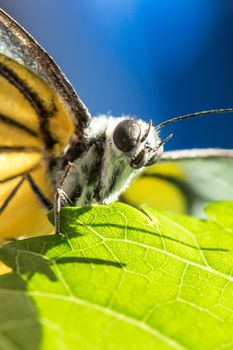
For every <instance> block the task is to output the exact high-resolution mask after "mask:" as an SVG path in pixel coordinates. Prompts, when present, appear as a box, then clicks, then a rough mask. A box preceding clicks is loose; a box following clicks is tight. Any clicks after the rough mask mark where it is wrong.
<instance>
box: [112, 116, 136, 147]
mask: <svg viewBox="0 0 233 350" xmlns="http://www.w3.org/2000/svg"><path fill="white" fill-rule="evenodd" d="M140 135H141V129H140V126H139V125H138V123H137V121H136V120H134V119H125V120H122V121H121V122H120V123H119V124H118V125H117V126H116V127H115V130H114V132H113V142H114V144H115V146H116V147H117V148H118V149H119V150H120V151H122V152H125V153H127V152H130V151H131V150H132V149H133V148H134V147H135V146H136V144H137V143H138V141H139V138H140Z"/></svg>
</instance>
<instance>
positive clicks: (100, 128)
mask: <svg viewBox="0 0 233 350" xmlns="http://www.w3.org/2000/svg"><path fill="white" fill-rule="evenodd" d="M125 120H129V119H127V118H126V117H121V118H113V117H110V116H108V117H107V116H101V117H100V116H99V117H98V118H93V119H92V121H91V124H90V126H89V128H88V129H87V132H86V138H85V140H84V143H83V144H82V145H79V146H78V148H80V147H81V146H82V147H83V148H86V149H85V150H84V151H83V152H82V153H81V155H79V157H78V158H77V159H75V160H74V161H73V166H72V169H71V171H70V173H69V176H68V177H67V179H66V181H65V185H64V191H65V193H66V194H67V196H68V198H69V199H70V201H71V203H72V204H73V205H89V204H94V203H104V204H106V203H110V202H112V201H115V200H117V198H118V197H119V195H120V194H121V193H122V191H124V190H125V189H126V188H127V187H128V185H129V184H130V182H131V181H132V179H133V178H134V177H135V176H137V175H138V174H139V173H140V172H141V171H142V169H143V166H138V167H137V166H136V165H134V166H133V165H132V161H133V160H135V161H136V158H137V157H138V159H139V160H138V163H140V162H142V161H144V160H142V158H143V157H144V158H145V154H144V153H145V149H147V151H146V152H147V153H146V156H147V157H148V159H146V160H145V161H148V160H149V158H151V157H152V156H154V152H153V150H155V149H156V145H158V144H159V141H160V139H159V137H158V135H157V134H155V133H154V130H153V129H151V130H149V133H148V137H146V138H145V140H144V141H143V142H137V144H136V145H135V146H134V147H133V150H130V151H128V150H127V149H126V148H127V146H125V145H124V143H123V142H124V141H123V139H122V143H121V146H118V147H121V148H124V150H125V149H126V151H122V150H119V149H118V148H117V147H116V144H115V143H117V141H115V142H114V136H115V139H116V132H115V133H114V131H115V130H116V127H117V125H120V123H121V124H122V122H123V123H124V121H125ZM131 120H133V119H132V118H131V119H130V121H131ZM139 123H140V124H139V125H140V135H143V134H145V132H147V130H148V124H147V123H145V122H142V121H139ZM134 127H135V126H134ZM120 131H121V130H120ZM130 131H132V130H130ZM118 134H119V132H118ZM120 136H121V134H120ZM121 137H123V136H121ZM120 141H121V140H120ZM132 142H133V141H132ZM161 151H162V150H161V149H160V151H159V152H157V151H156V152H157V153H156V154H157V155H158V153H160V152H161ZM142 154H143V157H142ZM140 155H141V156H140ZM66 204H69V203H67V202H65V205H66Z"/></svg>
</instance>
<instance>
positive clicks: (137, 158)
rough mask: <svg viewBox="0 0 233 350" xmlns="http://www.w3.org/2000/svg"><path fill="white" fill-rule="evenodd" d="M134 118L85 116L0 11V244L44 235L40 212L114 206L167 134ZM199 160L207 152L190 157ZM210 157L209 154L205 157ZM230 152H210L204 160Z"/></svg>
mask: <svg viewBox="0 0 233 350" xmlns="http://www.w3.org/2000/svg"><path fill="white" fill-rule="evenodd" d="M232 111H233V109H232V108H229V109H220V110H211V111H202V112H198V113H193V114H189V115H185V116H181V117H177V118H173V119H169V120H167V121H166V122H163V123H161V124H159V125H157V126H152V122H150V123H146V122H144V121H143V120H141V119H136V118H134V117H132V116H122V117H119V118H114V117H112V116H109V115H108V116H106V115H101V116H98V117H94V118H91V115H90V113H89V111H88V109H87V108H86V106H85V105H84V103H83V102H82V101H81V99H80V98H79V96H78V95H77V94H76V92H75V91H74V89H73V87H72V85H71V84H70V83H69V81H68V80H67V79H66V77H65V76H64V75H63V73H62V72H61V70H60V69H59V67H58V66H57V65H56V63H55V62H54V61H53V59H52V58H51V57H50V56H49V55H48V54H47V53H46V52H45V51H44V49H43V48H42V47H41V46H40V45H39V44H38V43H37V42H36V41H35V40H34V39H33V38H32V37H31V36H30V35H29V34H28V33H27V32H26V31H25V30H24V29H23V28H22V27H21V26H20V25H19V24H18V23H16V22H15V21H14V20H13V19H12V18H11V17H9V16H8V15H7V14H6V13H5V12H4V11H2V10H0V237H16V236H22V235H34V234H38V233H39V234H48V233H51V232H52V231H53V230H54V229H53V226H52V225H51V224H50V223H49V221H48V220H47V217H46V213H47V212H48V211H49V210H51V209H52V208H53V206H54V205H55V226H56V232H57V233H59V232H60V227H59V211H60V206H61V205H89V204H98V203H103V204H108V203H110V202H112V201H115V200H117V199H118V197H119V195H120V194H121V193H122V192H123V191H124V190H125V189H126V188H127V187H128V186H129V184H130V183H131V181H132V180H133V178H134V177H135V176H137V175H139V174H140V173H141V172H142V171H143V169H144V167H146V166H149V165H152V164H154V163H156V162H157V161H158V160H159V159H160V158H163V159H170V158H174V157H177V158H178V159H179V158H182V157H183V155H182V152H180V153H179V152H175V153H172V154H171V153H166V152H165V153H163V146H164V144H165V143H166V142H167V141H168V140H169V139H170V138H171V137H172V134H171V135H169V136H167V137H166V138H165V139H163V140H162V139H161V138H160V136H159V131H160V129H161V128H162V127H164V126H165V125H168V124H170V123H173V122H175V121H178V120H183V119H186V118H191V117H197V116H201V115H205V114H213V113H223V112H232ZM196 152H197V153H198V155H199V156H200V157H202V156H203V157H205V155H206V151H204V152H203V151H201V150H199V151H198V150H197V151H196ZM207 152H208V151H207ZM218 153H219V154H220V155H226V156H228V157H229V156H230V157H232V153H231V151H227V150H218V151H216V150H213V151H212V153H211V150H210V151H209V156H211V154H212V155H213V156H216V155H218Z"/></svg>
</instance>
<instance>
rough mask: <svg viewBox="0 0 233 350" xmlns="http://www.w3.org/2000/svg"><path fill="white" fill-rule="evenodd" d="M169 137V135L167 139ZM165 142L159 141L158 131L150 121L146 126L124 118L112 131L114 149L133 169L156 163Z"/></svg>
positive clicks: (143, 123)
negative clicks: (122, 155) (125, 158)
mask: <svg viewBox="0 0 233 350" xmlns="http://www.w3.org/2000/svg"><path fill="white" fill-rule="evenodd" d="M171 136H172V135H169V139H170V138H171ZM166 141H168V138H167V139H166ZM166 141H165V140H163V141H161V140H160V138H159V134H158V131H157V130H156V129H155V128H154V127H153V126H152V122H151V121H150V122H149V124H147V123H145V122H143V121H142V120H138V119H134V118H125V119H123V120H121V121H120V122H119V123H118V124H117V125H116V126H115V129H114V131H113V143H114V145H115V147H116V148H117V149H118V150H119V151H121V152H123V153H124V154H125V156H126V157H127V158H128V160H129V165H130V166H131V167H132V168H133V169H140V168H142V167H144V166H148V165H152V164H154V163H156V161H157V160H158V159H159V158H160V156H161V154H162V152H163V145H164V143H165V142H166Z"/></svg>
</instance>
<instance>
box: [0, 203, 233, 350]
mask: <svg viewBox="0 0 233 350" xmlns="http://www.w3.org/2000/svg"><path fill="white" fill-rule="evenodd" d="M144 211H145V213H146V214H143V213H142V212H140V211H138V210H136V209H134V208H132V207H129V206H126V205H124V204H121V203H115V204H112V205H110V206H98V207H97V206H96V207H92V208H91V207H85V208H64V209H63V210H62V232H63V233H64V234H65V238H63V239H62V238H60V237H56V236H47V237H38V238H31V239H26V240H22V241H18V242H14V243H10V244H8V245H6V246H4V247H2V248H1V250H0V257H1V259H2V260H3V262H4V263H5V264H7V265H8V266H10V267H11V268H12V269H13V270H14V272H12V273H9V274H5V275H3V276H1V277H0V295H1V302H0V349H4V350H8V349H10V350H15V349H22V350H25V349H26V350H27V349H30V350H31V349H32V350H34V349H42V350H44V349H46V350H47V349H59V350H60V349H61V350H63V349H65V350H66V349H67V350H68V349H69V350H70V349H71V350H72V349H74V350H76V349H79V350H82V349H85V350H93V349H98V350H100V349H101V350H102V349H106V350H108V349H111V350H112V349H114V350H115V349H127V350H128V349H129V350H131V349H132V350H137V349H140V350H141V349H146V350H150V349H151V350H152V349H153V350H154V349H159V350H160V349H161V350H163V349H195V350H196V349H204V350H209V349H233V268H232V267H233V235H232V217H233V203H231V202H226V203H213V204H211V205H209V207H208V209H207V212H208V216H209V219H208V220H199V219H196V218H192V217H187V216H178V215H173V214H167V213H164V212H162V211H157V210H155V209H152V208H150V207H144Z"/></svg>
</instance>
